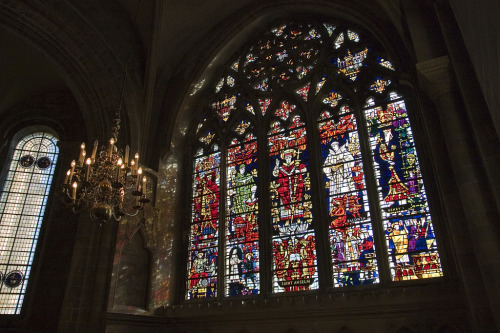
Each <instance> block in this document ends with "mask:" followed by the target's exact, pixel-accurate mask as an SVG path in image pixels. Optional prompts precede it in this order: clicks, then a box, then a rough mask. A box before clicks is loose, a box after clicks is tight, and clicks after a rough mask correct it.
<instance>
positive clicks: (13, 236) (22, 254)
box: [0, 132, 59, 314]
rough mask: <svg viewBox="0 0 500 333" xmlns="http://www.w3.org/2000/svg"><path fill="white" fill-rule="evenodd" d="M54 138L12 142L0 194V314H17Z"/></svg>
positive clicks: (50, 166)
mask: <svg viewBox="0 0 500 333" xmlns="http://www.w3.org/2000/svg"><path fill="white" fill-rule="evenodd" d="M58 153H59V149H58V148H57V138H56V137H55V136H53V135H52V134H49V133H46V132H37V133H33V134H30V135H27V136H25V137H24V138H22V139H21V140H20V141H19V143H18V144H17V145H16V148H15V150H14V154H13V156H12V160H11V162H10V167H9V170H8V174H7V177H6V179H7V181H6V182H5V183H4V187H3V189H2V192H1V194H0V275H1V276H2V277H3V281H2V282H0V314H19V313H20V311H21V307H22V304H23V300H24V294H25V292H26V286H27V282H28V279H29V275H30V272H31V264H32V263H33V256H34V253H35V249H36V244H37V241H38V235H39V232H40V227H41V224H42V220H43V215H44V212H45V206H46V204H47V197H48V195H49V191H50V185H51V183H52V176H53V174H54V168H55V163H56V162H57V157H58Z"/></svg>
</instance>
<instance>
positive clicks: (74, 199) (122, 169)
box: [62, 113, 150, 225]
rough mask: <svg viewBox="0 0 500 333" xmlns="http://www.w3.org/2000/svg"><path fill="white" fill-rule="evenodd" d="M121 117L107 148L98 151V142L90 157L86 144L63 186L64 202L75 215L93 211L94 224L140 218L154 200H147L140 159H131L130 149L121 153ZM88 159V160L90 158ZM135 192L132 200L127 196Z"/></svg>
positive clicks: (113, 129) (115, 120) (118, 118)
mask: <svg viewBox="0 0 500 333" xmlns="http://www.w3.org/2000/svg"><path fill="white" fill-rule="evenodd" d="M119 129H120V115H119V113H117V114H116V117H115V119H114V120H113V127H112V128H111V139H110V140H109V144H108V145H107V146H101V147H100V148H99V147H98V141H97V140H95V141H94V145H93V148H92V153H91V156H90V157H87V153H86V150H85V143H82V145H81V146H80V155H79V157H78V159H77V160H73V161H72V162H71V168H70V169H69V170H68V171H67V173H66V178H65V180H64V183H63V185H62V192H63V194H64V202H65V204H66V206H68V207H70V208H71V209H72V210H73V212H74V213H80V212H82V211H83V210H86V209H89V210H90V216H91V218H92V220H94V221H96V222H98V223H99V224H101V225H102V224H103V223H106V222H107V221H109V220H110V219H111V217H113V218H114V219H115V220H117V221H119V220H120V219H121V217H122V216H124V215H130V216H133V215H136V214H137V213H138V212H139V211H140V210H142V209H143V208H144V204H146V203H148V202H149V201H150V200H149V199H148V198H147V197H146V184H147V179H146V177H145V176H143V175H142V168H141V167H140V166H139V155H138V154H135V156H134V158H131V159H129V157H130V156H129V153H130V148H129V146H128V145H127V146H126V147H125V152H123V150H121V149H118V147H117V146H116V142H117V141H118V131H119ZM86 157H87V158H86ZM127 192H131V194H132V198H130V197H126V196H125V194H126V193H127Z"/></svg>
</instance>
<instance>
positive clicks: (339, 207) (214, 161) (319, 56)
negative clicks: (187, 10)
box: [186, 22, 443, 299]
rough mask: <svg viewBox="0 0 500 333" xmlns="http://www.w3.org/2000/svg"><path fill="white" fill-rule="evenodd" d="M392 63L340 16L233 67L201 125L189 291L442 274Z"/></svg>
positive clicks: (252, 51) (266, 38)
mask: <svg viewBox="0 0 500 333" xmlns="http://www.w3.org/2000/svg"><path fill="white" fill-rule="evenodd" d="M390 59H391V58H390V57H389V56H388V55H387V54H386V52H385V50H384V49H383V48H382V47H381V46H380V45H379V44H378V43H377V42H376V41H373V39H371V40H370V39H369V37H368V34H366V33H365V32H363V31H361V30H358V29H355V28H353V27H348V26H347V25H344V24H343V23H341V22H320V23H308V22H291V23H279V24H276V25H273V26H271V27H269V30H268V31H267V32H265V33H263V34H262V35H260V36H257V38H255V39H254V40H252V41H251V42H249V43H248V44H247V45H246V46H245V47H244V48H243V51H242V52H240V53H239V54H235V55H234V56H233V57H232V58H231V59H230V60H229V61H228V62H227V65H226V67H225V68H223V71H222V74H221V75H220V76H219V77H217V78H215V79H214V80H213V81H212V86H211V88H210V89H209V91H208V92H207V95H206V101H207V104H206V107H205V109H204V110H205V111H203V112H202V113H201V114H200V116H201V117H203V118H202V119H203V120H202V121H196V122H194V123H193V133H195V135H193V140H192V147H193V148H192V158H193V161H194V162H193V171H192V182H193V186H192V197H191V198H192V199H191V212H192V217H191V231H190V238H189V239H190V248H189V258H188V271H189V273H188V283H187V293H186V298H187V299H193V298H210V297H215V296H216V295H217V297H234V296H240V297H246V296H248V295H257V294H262V293H264V292H266V293H267V292H271V293H293V292H295V293H297V292H301V291H311V290H315V289H318V288H319V286H320V282H321V280H323V281H324V285H325V286H328V287H332V288H349V287H355V286H358V285H376V284H378V283H379V282H380V280H381V279H382V278H383V277H384V276H385V279H390V278H392V280H393V281H403V280H413V279H415V280H416V279H425V278H432V277H439V276H442V275H443V271H442V268H441V262H440V257H439V253H438V251H437V241H436V235H435V231H434V226H433V224H432V217H431V212H430V209H429V204H428V198H427V194H426V192H425V187H424V180H423V176H422V173H423V170H422V169H421V166H420V162H419V159H418V154H417V148H416V147H415V140H414V137H413V132H412V130H411V127H410V116H409V114H410V113H411V112H409V110H408V105H407V102H406V99H405V95H403V94H402V93H401V91H400V88H399V86H398V76H397V75H398V71H397V66H396V65H397V64H396V63H393V62H392V61H391V60H390ZM204 177H205V178H207V179H206V180H203V179H204ZM221 214H222V215H221ZM219 228H220V229H221V230H223V233H221V235H219V233H218V229H219ZM319 232H328V236H326V235H322V234H319ZM323 236H324V237H323ZM318 239H324V240H326V239H328V241H327V242H325V241H318ZM219 251H220V252H221V253H224V255H223V256H218V255H217V254H218V252H219ZM320 262H323V263H327V262H328V268H327V269H325V270H322V272H325V273H321V274H320V273H319V271H320V267H318V263H320ZM264 263H265V264H264ZM382 263H388V265H387V267H384V266H385V265H383V264H382ZM381 265H382V266H381ZM327 272H328V274H326V273H327ZM220 274H223V276H220V279H218V280H217V276H218V275H220ZM217 288H223V290H224V292H223V293H219V294H217V293H216V290H217ZM263 288H267V290H263ZM221 290H222V289H221Z"/></svg>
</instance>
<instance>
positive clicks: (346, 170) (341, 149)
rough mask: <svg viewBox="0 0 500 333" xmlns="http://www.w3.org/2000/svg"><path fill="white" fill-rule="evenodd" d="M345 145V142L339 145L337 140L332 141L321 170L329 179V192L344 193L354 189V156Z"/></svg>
mask: <svg viewBox="0 0 500 333" xmlns="http://www.w3.org/2000/svg"><path fill="white" fill-rule="evenodd" d="M346 146H347V144H343V145H340V143H339V142H338V141H333V142H332V143H331V146H330V149H329V153H328V156H327V157H326V160H325V163H324V164H325V165H326V167H324V168H323V171H324V173H325V175H326V177H327V178H328V179H329V181H328V183H329V187H330V193H344V192H348V191H352V190H353V189H354V180H353V178H352V168H353V167H354V158H353V156H352V155H351V153H350V152H349V151H348V150H347V147H346Z"/></svg>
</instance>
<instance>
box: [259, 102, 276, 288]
mask: <svg viewBox="0 0 500 333" xmlns="http://www.w3.org/2000/svg"><path fill="white" fill-rule="evenodd" d="M257 110H258V109H257ZM257 112H259V111H257ZM260 120H261V122H260V125H261V126H257V128H256V133H255V134H256V136H257V156H258V161H259V162H258V166H257V167H258V174H257V175H258V182H257V195H258V198H259V201H258V205H259V219H258V227H259V258H260V260H259V273H260V293H261V295H262V297H267V296H268V295H270V294H272V292H273V290H272V286H273V283H272V279H273V273H272V263H273V253H272V246H271V244H272V223H271V205H270V200H269V198H270V194H269V182H270V179H271V178H270V174H269V153H268V137H267V130H268V126H266V125H268V123H269V122H268V121H264V119H262V118H261V119H260Z"/></svg>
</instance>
